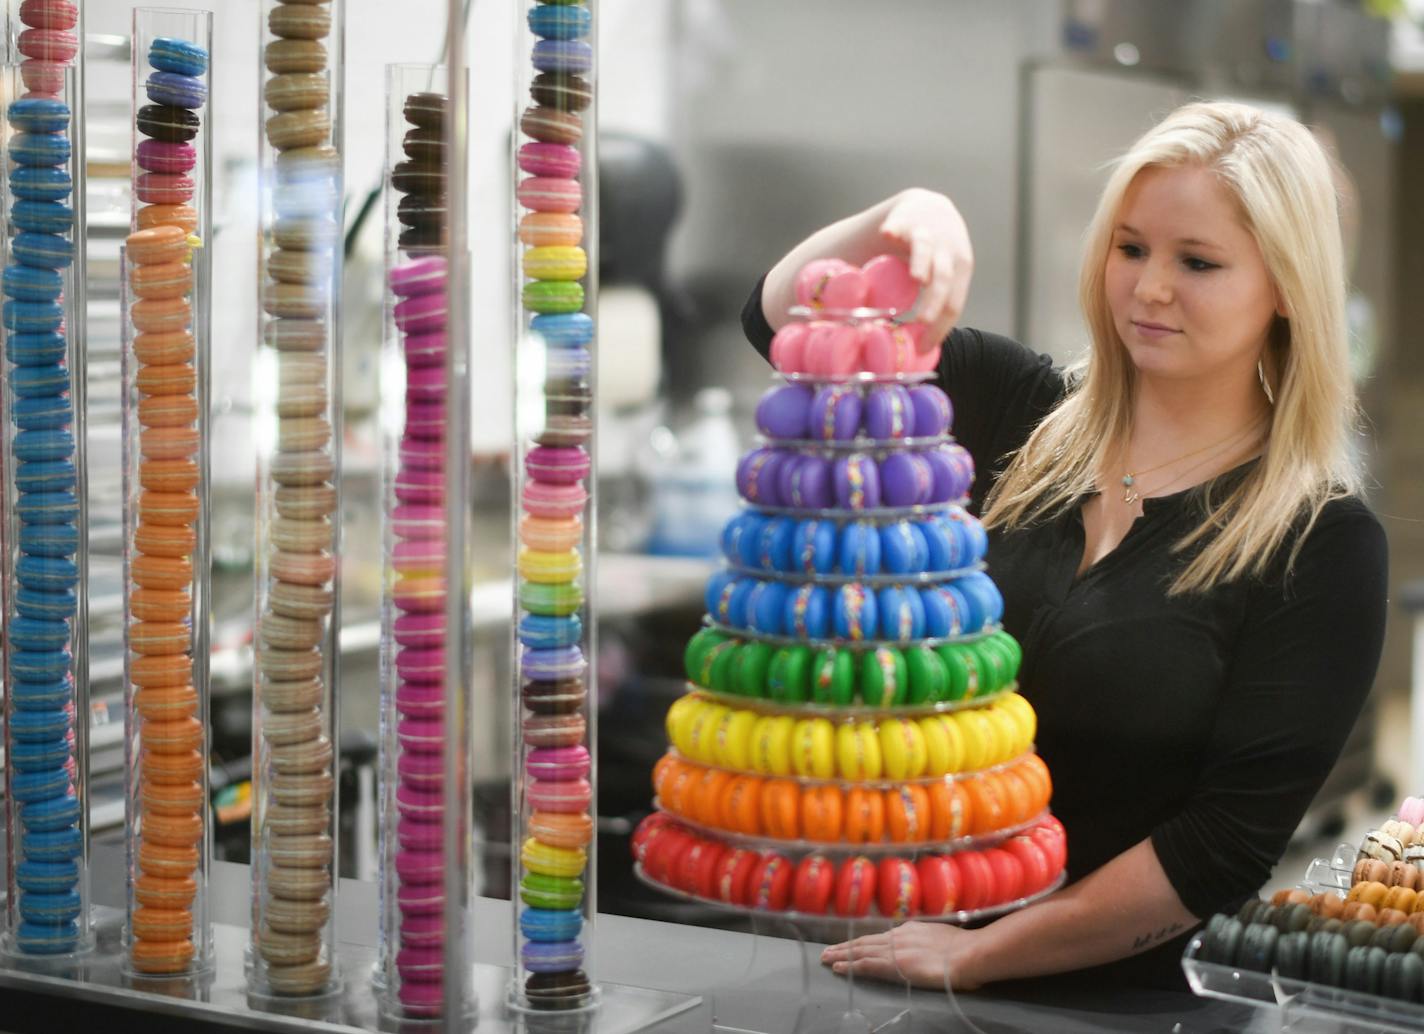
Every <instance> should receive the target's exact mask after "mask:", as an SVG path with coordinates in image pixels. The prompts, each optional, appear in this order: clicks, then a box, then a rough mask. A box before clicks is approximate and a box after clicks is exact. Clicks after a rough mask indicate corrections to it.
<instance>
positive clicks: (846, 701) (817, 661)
mask: <svg viewBox="0 0 1424 1034" xmlns="http://www.w3.org/2000/svg"><path fill="white" fill-rule="evenodd" d="M811 699H812V700H814V701H815V702H816V703H818V704H827V705H829V706H833V707H847V706H849V705H850V704H851V703H853V702H854V701H855V655H854V654H853V653H851V651H849V650H841V649H837V648H836V647H834V646H833V647H830V648H829V649H826V650H821V651H819V652H817V654H816V656H815V658H814V659H813V660H812V662H811Z"/></svg>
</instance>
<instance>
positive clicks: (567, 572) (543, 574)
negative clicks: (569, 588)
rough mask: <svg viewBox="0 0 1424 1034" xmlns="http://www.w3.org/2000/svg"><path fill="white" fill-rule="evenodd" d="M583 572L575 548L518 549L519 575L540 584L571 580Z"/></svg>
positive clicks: (553, 583) (555, 583) (581, 562)
mask: <svg viewBox="0 0 1424 1034" xmlns="http://www.w3.org/2000/svg"><path fill="white" fill-rule="evenodd" d="M582 573H583V559H582V558H581V557H580V556H579V554H578V551H577V550H573V549H570V550H567V551H565V552H562V553H546V552H545V551H543V550H541V549H521V550H520V551H519V575H520V577H521V578H524V579H526V580H528V581H531V582H538V583H539V584H541V585H557V584H561V583H563V582H571V581H573V580H574V579H576V578H577V577H578V576H579V575H580V574H582Z"/></svg>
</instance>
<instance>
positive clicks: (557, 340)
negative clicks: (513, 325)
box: [529, 312, 593, 347]
mask: <svg viewBox="0 0 1424 1034" xmlns="http://www.w3.org/2000/svg"><path fill="white" fill-rule="evenodd" d="M529 329H530V330H531V331H533V332H534V333H535V334H538V335H539V336H540V337H542V338H543V339H544V343H545V344H546V345H553V346H558V347H570V346H574V345H587V344H588V343H589V342H590V341H592V340H593V319H592V317H590V316H589V314H588V313H586V312H568V313H550V314H547V315H541V316H535V317H534V318H533V319H532V320H530V321H529Z"/></svg>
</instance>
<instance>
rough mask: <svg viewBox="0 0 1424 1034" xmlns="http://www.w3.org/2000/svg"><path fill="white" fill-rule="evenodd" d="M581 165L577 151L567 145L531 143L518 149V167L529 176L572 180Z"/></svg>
mask: <svg viewBox="0 0 1424 1034" xmlns="http://www.w3.org/2000/svg"><path fill="white" fill-rule="evenodd" d="M582 164H583V157H582V156H581V155H580V154H579V153H578V149H577V148H573V147H570V146H569V145H568V144H546V143H538V142H531V143H527V144H524V145H523V146H521V147H520V148H519V167H520V168H521V169H523V170H524V171H525V172H527V173H529V175H531V176H553V177H556V178H558V179H573V178H574V177H575V176H577V175H578V174H579V167H580V166H581V165H582Z"/></svg>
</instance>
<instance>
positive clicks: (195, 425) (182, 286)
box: [125, 37, 208, 973]
mask: <svg viewBox="0 0 1424 1034" xmlns="http://www.w3.org/2000/svg"><path fill="white" fill-rule="evenodd" d="M146 58H147V61H148V64H149V66H150V72H149V75H148V78H147V81H146V82H145V84H144V88H145V91H146V92H147V94H148V100H149V101H150V102H151V103H149V104H148V105H146V106H144V107H142V108H141V109H140V110H139V112H138V113H137V126H138V131H139V133H140V134H142V136H143V139H142V140H140V142H139V144H138V147H137V152H136V153H135V155H134V163H135V166H136V171H135V178H134V184H133V188H134V199H135V203H136V208H135V214H134V224H135V226H136V229H135V231H134V232H133V233H132V234H130V235H129V238H128V240H127V242H126V245H125V255H126V268H127V271H128V284H129V296H130V304H129V307H128V313H129V320H130V322H131V323H132V324H133V330H134V331H135V334H134V335H133V336H132V349H133V354H132V356H131V357H130V364H131V367H130V368H131V369H132V370H133V371H134V384H133V390H134V392H135V393H136V396H137V406H136V415H137V423H138V425H139V429H140V430H139V433H138V456H137V462H136V463H135V465H134V467H135V470H134V475H135V476H136V477H137V480H138V491H137V493H136V496H137V516H136V519H135V520H134V521H133V523H132V526H131V527H132V535H133V538H132V541H131V542H130V544H129V545H130V549H129V565H128V567H129V581H130V584H129V585H128V586H127V587H126V594H125V599H126V605H127V618H128V647H129V652H130V658H129V666H128V678H129V682H130V683H131V692H132V701H133V704H132V706H133V708H134V711H135V720H134V722H133V729H134V730H135V731H136V732H137V733H138V739H137V742H138V745H139V749H138V751H137V752H136V754H135V767H134V773H133V781H134V789H133V793H134V797H135V802H136V805H137V813H136V822H135V823H134V828H133V837H134V840H133V846H134V858H133V866H134V870H135V875H134V887H133V896H132V897H133V901H132V903H133V908H132V910H131V912H130V914H129V935H130V936H129V941H128V944H129V962H130V964H131V965H132V967H133V968H134V969H135V970H136V971H138V972H140V973H181V972H183V971H184V970H186V969H187V968H188V967H189V966H190V965H191V964H192V963H193V961H194V959H195V957H196V955H197V954H198V951H199V944H198V942H199V941H200V940H201V939H202V937H203V934H202V932H201V931H198V930H196V929H195V926H194V915H193V906H194V900H195V898H196V896H197V893H198V885H197V881H198V879H201V878H202V874H201V873H200V872H199V868H200V858H201V850H202V845H203V839H204V836H205V829H206V823H207V813H208V801H207V796H206V793H205V791H204V786H205V785H206V780H205V776H206V773H205V771H204V769H205V767H206V765H207V750H206V740H207V736H206V730H205V729H204V727H203V722H202V718H201V710H200V707H199V699H198V690H197V688H196V686H195V684H194V673H193V647H194V644H193V607H194V595H195V593H194V576H195V572H194V569H193V553H194V550H195V548H196V545H197V534H196V531H195V525H196V524H197V522H198V519H199V511H200V507H201V505H202V504H201V492H200V479H201V472H200V469H199V466H198V459H197V457H198V454H199V451H200V440H201V435H202V431H201V430H200V427H201V421H200V414H199V411H198V410H199V403H198V392H197V380H198V371H197V367H196V366H195V364H194V356H195V350H196V343H195V338H194V313H193V303H192V298H191V296H192V293H193V267H192V265H191V264H190V257H191V253H192V247H193V240H194V238H193V236H192V235H193V234H194V233H195V231H196V230H197V227H198V213H197V210H196V209H195V208H194V207H193V206H192V204H191V202H192V201H193V198H194V192H195V185H194V182H193V179H192V178H191V176H190V174H191V173H192V172H193V171H194V169H195V168H196V166H197V164H198V154H197V149H196V147H195V146H194V141H195V139H196V138H197V136H198V133H199V132H200V129H201V118H200V116H199V114H198V113H199V111H200V110H201V109H202V107H203V105H204V102H205V101H206V99H207V86H206V84H205V81H204V80H205V77H206V75H207V72H208V54H207V51H206V50H205V49H204V48H203V47H200V46H198V45H197V44H195V43H191V42H189V41H187V40H182V39H170V38H165V37H158V38H156V39H154V40H153V41H152V44H151V46H150V48H149V52H148V54H147V55H146Z"/></svg>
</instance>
